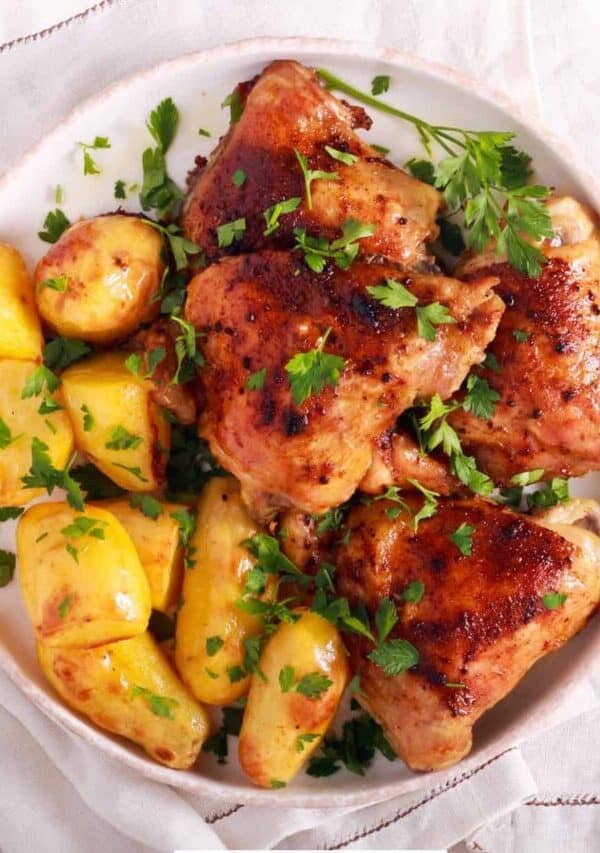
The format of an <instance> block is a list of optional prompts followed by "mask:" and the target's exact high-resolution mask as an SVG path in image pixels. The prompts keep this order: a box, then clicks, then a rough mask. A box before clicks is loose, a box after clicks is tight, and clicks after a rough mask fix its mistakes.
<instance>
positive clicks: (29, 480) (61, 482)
mask: <svg viewBox="0 0 600 853" xmlns="http://www.w3.org/2000/svg"><path fill="white" fill-rule="evenodd" d="M21 482H22V483H23V485H24V486H25V488H26V489H38V488H42V489H46V491H47V492H48V494H49V495H51V494H52V492H53V491H54V489H55V488H62V489H64V490H65V492H66V494H67V501H68V503H69V504H70V505H71V506H72V507H73V508H74V509H77V510H80V511H81V510H83V496H82V494H81V489H80V488H79V486H78V484H77V483H76V482H75V480H74V479H73V478H72V477H71V475H70V474H69V472H68V471H67V470H59V469H57V468H55V467H54V466H53V464H52V462H51V460H50V456H49V455H48V445H47V444H44V442H43V441H40V439H39V438H36V437H34V438H33V439H32V440H31V468H30V469H29V473H28V474H26V475H25V476H24V477H21Z"/></svg>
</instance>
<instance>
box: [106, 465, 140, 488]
mask: <svg viewBox="0 0 600 853" xmlns="http://www.w3.org/2000/svg"><path fill="white" fill-rule="evenodd" d="M111 464H112V465H114V466H115V468H122V469H123V471H127V473H128V474H131V475H132V476H133V477H136V478H137V479H138V480H139V481H140V483H147V482H148V478H147V477H144V475H143V474H142V469H141V468H140V467H139V466H138V465H123V463H122V462H112V463H111Z"/></svg>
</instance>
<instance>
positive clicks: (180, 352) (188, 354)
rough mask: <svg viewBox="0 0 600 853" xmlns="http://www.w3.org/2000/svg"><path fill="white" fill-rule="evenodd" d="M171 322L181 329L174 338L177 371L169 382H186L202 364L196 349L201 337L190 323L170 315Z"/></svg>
mask: <svg viewBox="0 0 600 853" xmlns="http://www.w3.org/2000/svg"><path fill="white" fill-rule="evenodd" d="M171 320H172V321H173V322H175V323H177V324H178V326H179V327H180V329H181V334H180V335H178V336H177V337H176V338H175V355H176V356H177V370H176V371H175V375H174V376H173V379H172V380H171V381H172V382H173V383H179V382H182V383H183V382H188V381H189V380H190V379H193V377H194V375H195V372H196V368H197V367H202V365H203V364H204V357H203V356H202V353H201V352H200V350H199V349H198V347H197V340H198V338H199V337H200V336H201V335H200V332H197V331H196V329H195V328H194V326H193V325H192V324H191V323H188V321H187V320H183V319H182V318H181V317H179V316H178V315H177V314H172V315H171Z"/></svg>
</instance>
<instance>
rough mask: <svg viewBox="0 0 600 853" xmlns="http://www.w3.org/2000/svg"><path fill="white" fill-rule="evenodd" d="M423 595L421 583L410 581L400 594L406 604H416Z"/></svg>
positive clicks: (423, 590) (423, 587) (422, 584)
mask: <svg viewBox="0 0 600 853" xmlns="http://www.w3.org/2000/svg"><path fill="white" fill-rule="evenodd" d="M424 595H425V584H424V583H423V581H411V582H410V583H409V584H408V585H407V586H406V587H405V588H404V591H403V592H402V598H403V600H404V601H406V603H407V604H418V603H419V601H421V599H422V598H423V596H424Z"/></svg>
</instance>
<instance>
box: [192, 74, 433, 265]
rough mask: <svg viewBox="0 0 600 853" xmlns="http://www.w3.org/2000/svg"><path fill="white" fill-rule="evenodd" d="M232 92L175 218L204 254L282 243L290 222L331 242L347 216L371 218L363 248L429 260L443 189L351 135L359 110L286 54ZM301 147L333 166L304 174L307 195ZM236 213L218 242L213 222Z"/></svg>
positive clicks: (359, 123)
mask: <svg viewBox="0 0 600 853" xmlns="http://www.w3.org/2000/svg"><path fill="white" fill-rule="evenodd" d="M236 97H238V98H239V99H240V102H241V105H242V107H243V112H242V114H241V116H240V118H239V120H238V121H236V122H234V123H232V125H231V127H230V129H229V132H228V133H227V134H226V135H225V136H224V137H223V139H222V140H221V142H220V143H219V145H218V147H217V148H216V150H215V151H214V153H213V155H212V156H211V158H210V161H209V163H208V165H207V166H206V167H202V168H200V169H199V170H196V172H195V173H194V174H193V176H192V178H191V181H192V185H191V188H190V192H189V194H188V197H187V200H186V203H185V209H184V213H183V217H182V226H183V229H184V232H185V234H186V236H187V237H188V238H189V239H191V240H193V241H194V242H196V243H198V244H199V245H200V246H202V248H203V249H204V250H205V253H206V256H207V258H208V259H209V260H214V259H216V258H218V257H220V256H222V255H223V254H231V253H237V252H248V251H255V250H256V249H261V248H289V247H291V246H293V245H294V242H295V237H294V234H293V229H294V228H305V229H306V230H307V231H308V232H309V233H310V234H316V235H319V236H321V237H325V238H326V239H328V240H332V239H333V238H334V237H338V236H339V233H340V229H341V226H342V224H343V223H344V222H345V221H346V220H347V219H357V220H359V221H360V222H364V223H370V224H373V225H375V227H376V230H375V233H374V234H373V235H372V236H371V237H368V238H366V239H365V240H364V242H363V248H364V251H365V252H366V253H368V254H381V255H385V256H386V257H387V258H390V259H391V260H393V261H397V262H400V263H402V264H403V265H405V266H409V267H412V266H414V265H416V264H418V263H419V261H421V260H423V259H425V258H426V256H427V250H426V248H425V245H424V244H425V243H426V241H428V240H432V239H435V237H436V235H437V233H438V226H437V225H436V221H435V220H436V214H437V212H438V209H439V207H440V204H441V196H440V195H439V193H438V192H437V191H436V190H434V189H433V188H432V187H430V186H428V185H427V184H424V183H421V182H420V181H417V180H415V179H414V178H412V177H411V176H410V175H408V174H407V173H406V172H403V171H402V170H401V169H398V168H396V167H395V166H393V165H392V164H391V163H390V162H389V161H388V160H386V159H385V158H384V157H382V155H381V154H380V153H379V152H378V151H377V150H376V149H375V148H373V147H371V146H370V145H368V144H367V143H366V142H365V141H364V140H363V139H361V138H360V137H359V136H358V135H357V134H356V133H355V128H359V127H363V128H368V127H369V126H370V124H371V122H370V119H369V118H368V117H367V115H366V114H365V112H364V110H363V109H362V108H360V107H350V106H349V105H348V104H346V103H344V102H343V101H340V100H338V99H337V98H335V97H334V96H333V95H332V94H330V93H329V92H328V91H327V90H326V89H325V88H323V86H321V84H320V83H319V79H318V77H317V75H316V74H315V72H314V71H312V70H311V69H309V68H305V67H304V66H302V65H299V64H298V63H297V62H290V61H277V62H272V63H271V64H270V65H268V66H267V68H266V69H265V70H264V71H263V72H262V74H260V76H259V77H257V78H256V79H255V80H252V81H250V82H248V83H242V84H240V85H239V86H238V87H237V89H236ZM327 146H328V147H329V149H330V151H329V152H328V151H327ZM331 151H333V152H334V153H333V155H332V154H331ZM295 152H298V154H296V153H295ZM339 152H341V154H340V153H339ZM298 155H301V156H302V157H305V158H306V161H307V168H309V169H310V170H313V171H321V172H324V173H328V174H330V175H331V174H332V176H331V177H319V178H316V179H315V180H312V181H311V182H310V200H309V197H308V196H307V192H306V186H305V180H304V176H303V170H302V167H301V165H300V161H299V158H298ZM336 157H337V158H340V157H341V158H342V159H336ZM344 157H345V159H346V162H343V159H344ZM235 174H238V175H243V176H245V178H244V180H243V183H242V184H241V185H237V184H236V183H234V181H233V180H232V176H233V175H235ZM240 180H241V179H240ZM237 183H238V184H239V181H238V182H237ZM289 199H296V200H297V202H298V207H296V209H295V210H293V211H291V212H289V213H284V214H282V215H281V216H280V218H279V220H278V226H277V227H276V228H275V229H274V230H273V231H272V233H270V234H265V232H266V231H267V230H268V229H267V221H266V217H265V213H266V212H267V211H268V210H269V208H272V207H273V206H274V205H276V204H278V203H279V202H283V201H286V200H289ZM239 219H243V229H242V228H240V229H239V230H238V234H237V237H236V240H235V242H233V243H231V245H230V246H228V247H225V246H223V241H222V240H221V241H220V240H219V236H218V232H217V229H218V228H219V226H222V225H223V224H225V223H229V222H234V221H236V220H239Z"/></svg>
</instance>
